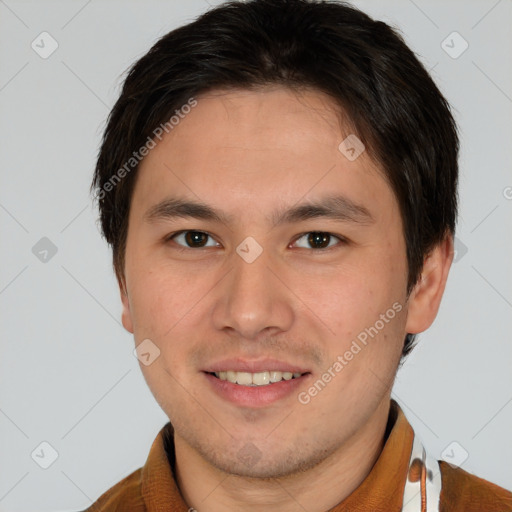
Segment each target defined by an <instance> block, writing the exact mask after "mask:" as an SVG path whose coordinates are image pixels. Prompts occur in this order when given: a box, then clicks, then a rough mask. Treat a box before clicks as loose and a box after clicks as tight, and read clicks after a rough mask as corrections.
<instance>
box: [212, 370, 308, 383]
mask: <svg viewBox="0 0 512 512" xmlns="http://www.w3.org/2000/svg"><path fill="white" fill-rule="evenodd" d="M215 375H216V376H217V377H218V378H219V379H220V380H227V381H228V382H232V383H233V384H240V385H242V386H266V385H267V384H271V383H274V382H280V381H281V380H283V379H284V380H291V379H292V378H294V379H296V378H298V377H300V376H301V375H302V374H301V373H292V372H276V371H271V372H257V373H249V372H233V371H223V372H215Z"/></svg>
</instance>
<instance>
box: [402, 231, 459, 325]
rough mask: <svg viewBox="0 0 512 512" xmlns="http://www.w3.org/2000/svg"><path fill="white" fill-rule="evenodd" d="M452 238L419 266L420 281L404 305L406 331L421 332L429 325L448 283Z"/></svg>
mask: <svg viewBox="0 0 512 512" xmlns="http://www.w3.org/2000/svg"><path fill="white" fill-rule="evenodd" d="M453 254H454V253H453V236H452V235H451V234H448V235H446V236H445V238H444V239H443V241H442V242H441V243H439V244H438V245H436V246H435V247H434V249H432V251H431V252H430V253H429V255H428V256H427V257H426V258H425V260H424V262H423V270H422V272H421V276H420V279H419V280H418V282H417V283H416V285H415V286H414V288H413V290H412V292H411V294H410V297H409V301H408V308H407V323H406V331H407V332H408V333H411V334H416V333H419V332H423V331H425V330H426V329H428V328H429V327H430V325H432V322H433V321H434V319H435V318H436V316H437V312H438V310H439V305H440V304H441V299H442V297H443V293H444V290H445V286H446V280H447V279H448V272H449V270H450V266H451V264H452V260H453Z"/></svg>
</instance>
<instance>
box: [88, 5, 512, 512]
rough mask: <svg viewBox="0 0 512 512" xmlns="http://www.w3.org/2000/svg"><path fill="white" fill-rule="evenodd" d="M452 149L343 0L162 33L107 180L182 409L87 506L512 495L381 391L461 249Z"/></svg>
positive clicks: (404, 51)
mask: <svg viewBox="0 0 512 512" xmlns="http://www.w3.org/2000/svg"><path fill="white" fill-rule="evenodd" d="M457 153H458V139H457V133H456V127H455V123H454V121H453V118H452V116H451V113H450V109H449V106H448V105H447V103H446V101H445V99H444V98H443V97H442V95H441V94H440V92H439V91H438V89H437V87H436V86H435V84H434V83H433V81H432V80H431V78H430V77H429V75H428V73H427V72H426V71H425V69H424V68H423V67H422V65H421V64H420V63H419V62H418V60H417V59H416V57H415V56H414V55H413V53H412V52H411V51H410V50H409V49H408V48H407V46H406V45H405V43H404V42H403V41H402V39H401V38H400V37H399V36H398V35H397V34H396V33H395V32H394V31H393V30H392V29H391V28H390V27H388V26H387V25H386V24H384V23H381V22H376V21H373V20H371V19H370V18H369V17H368V16H366V15H365V14H363V13H362V12H360V11H358V10H356V9H354V8H353V7H350V6H348V5H344V4H340V3H334V2H320V1H306V0H254V1H248V2H233V3H227V4H223V5H221V6H220V7H218V8H215V9H212V10H210V11H209V12H207V13H206V14H204V15H203V16H201V17H200V18H199V19H198V20H196V21H195V22H193V23H190V24H189V25H186V26H184V27H181V28H179V29H177V30H175V31H173V32H171V33H169V34H167V35H166V36H164V37H163V38H162V39H161V40H160V41H159V42H157V44H156V45H155V46H154V47H153V48H152V49H151V50H150V51H149V52H148V54H147V55H145V56H144V57H143V58H141V59H140V60H139V61H138V62H137V63H136V64H135V66H134V67H133V68H132V69H131V71H130V73H129V75H128V77H127V79H126V81H125V83H124V87H123V90H122V93H121V96H120V98H119V100H118V101H117V103H116V105H115V106H114V108H113V110H112V113H111V115H110V117H109V122H108V126H107V128H106V131H105V135H104V139H103V143H102V146H101V150H100V154H99V158H98V163H97V168H96V173H95V177H94V182H93V187H94V189H95V190H96V195H97V198H98V200H99V206H100V212H101V222H102V228H103V232H104V235H105V237H106V239H107V241H108V242H109V243H110V244H111V245H112V248H113V261H114V269H115V272H116V275H117V278H118V282H119V286H120V292H121V300H122V304H123V314H122V321H123V325H124V327H125V328H126V329H127V330H128V331H129V332H131V333H133V334H134V338H135V344H136V347H137V353H138V355H139V359H140V361H141V363H142V364H141V368H142V371H143V374H144V377H145V379H146V381H147V383H148V385H149V387H150V389H151V391H152V392H153V394H154V396H155V398H156V399H157V401H158V403H159V404H160V405H161V407H162V409H163V410H164V411H165V413H166V414H167V415H168V417H169V420H170V422H169V423H168V424H167V425H166V426H165V427H164V428H163V429H162V431H161V432H160V434H159V436H158V437H157V439H156V440H155V442H154V443H153V446H152V448H151V452H150V454H149V457H148V459H147V462H146V464H145V465H144V467H143V468H141V469H139V470H137V471H135V472H134V473H132V474H131V475H129V476H127V477H126V478H125V479H124V480H122V481H121V482H119V483H118V484H117V485H115V486H114V487H113V488H112V489H110V490H108V491H106V492H105V494H103V495H102V496H101V497H100V498H99V499H98V501H97V502H96V503H95V504H94V505H93V506H92V507H91V508H90V509H89V510H91V511H113V510H129V511H160V510H162V511H164V510H165V511H175V510H176V511H178V510H179V511H186V510H197V511H199V512H216V511H221V510H222V511H225V510H237V511H238V510H244V511H246V510H247V511H253V510H258V511H259V510H280V511H282V512H288V511H298V510H301V511H304V510H305V511H308V512H324V511H337V512H341V511H350V512H353V511H363V510H364V511H370V510H371V511H383V512H384V511H386V512H390V511H400V510H404V511H412V510H414V511H434V510H441V511H452V510H453V511H455V510H460V511H462V510H464V511H491V510H492V511H505V510H512V494H511V493H510V492H508V491H506V490H505V489H501V488H499V487H498V486H496V485H494V484H492V483H490V482H487V481H485V480H482V479H480V478H478V477H476V476H473V475H470V474H468V473H467V472H465V471H464V470H462V469H460V468H456V467H452V466H450V465H448V464H446V463H445V462H440V463H438V462H437V461H436V460H435V459H433V458H432V457H430V456H429V455H427V454H426V453H425V450H424V448H423V446H422V444H421V442H420V440H419V438H418V437H417V436H415V435H414V432H413V430H412V428H411V426H410V425H409V423H408V422H407V419H406V418H405V416H404V414H403V412H402V411H401V409H400V407H399V406H398V404H397V403H396V402H395V401H393V400H391V399H390V395H391V387H392V384H393V381H394V377H395V374H396V371H397V369H398V367H399V365H400V362H401V361H402V360H403V358H404V357H405V356H406V355H407V354H408V353H409V352H410V350H411V349H412V346H413V343H414V335H415V334H417V333H419V332H422V331H424V330H425V329H427V328H428V327H429V326H430V325H431V323H432V322H433V321H434V318H435V316H436V314H437V311H438V308H439V304H440V301H441V298H442V295H443V291H444V287H445V283H446V279H447V276H448V272H449V268H450V265H451V262H452V258H453V234H454V229H455V221H456V211H457Z"/></svg>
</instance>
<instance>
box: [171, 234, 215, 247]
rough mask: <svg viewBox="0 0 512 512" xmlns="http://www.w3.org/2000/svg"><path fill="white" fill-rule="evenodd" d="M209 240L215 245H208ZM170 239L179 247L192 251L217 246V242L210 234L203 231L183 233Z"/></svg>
mask: <svg viewBox="0 0 512 512" xmlns="http://www.w3.org/2000/svg"><path fill="white" fill-rule="evenodd" d="M209 238H210V239H211V240H212V242H213V245H212V244H211V243H210V244H209V245H207V243H208V239H209ZM170 239H171V240H174V241H175V242H176V243H177V244H178V245H181V246H184V247H188V248H190V249H197V248H201V247H215V246H216V242H215V240H213V238H211V236H210V235H209V234H208V233H204V232H203V231H182V232H181V233H176V234H175V235H174V236H172V237H171V238H170Z"/></svg>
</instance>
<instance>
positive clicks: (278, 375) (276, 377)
mask: <svg viewBox="0 0 512 512" xmlns="http://www.w3.org/2000/svg"><path fill="white" fill-rule="evenodd" d="M269 374H270V382H279V381H280V380H283V372H269Z"/></svg>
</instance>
